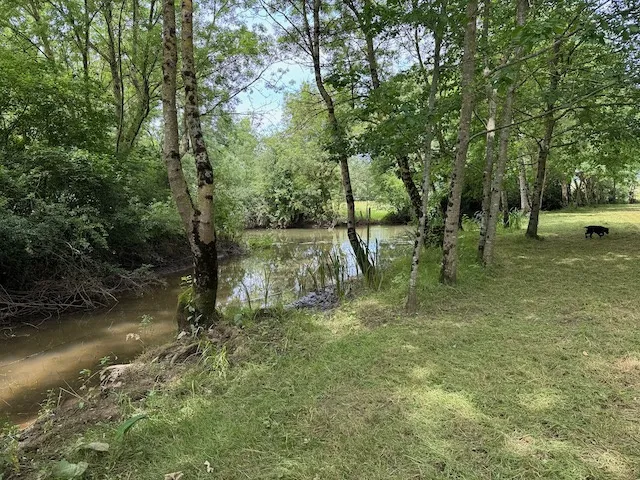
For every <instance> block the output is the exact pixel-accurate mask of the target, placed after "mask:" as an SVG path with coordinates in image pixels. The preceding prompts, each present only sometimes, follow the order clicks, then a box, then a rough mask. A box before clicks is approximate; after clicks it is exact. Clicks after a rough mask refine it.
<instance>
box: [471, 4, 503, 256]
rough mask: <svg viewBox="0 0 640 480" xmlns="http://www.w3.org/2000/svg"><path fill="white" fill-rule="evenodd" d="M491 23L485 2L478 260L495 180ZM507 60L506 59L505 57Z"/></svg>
mask: <svg viewBox="0 0 640 480" xmlns="http://www.w3.org/2000/svg"><path fill="white" fill-rule="evenodd" d="M490 23H491V0H484V11H483V18H482V44H483V46H484V51H485V54H484V77H485V83H486V87H485V90H486V93H487V113H488V115H487V126H486V130H487V133H486V146H485V163H484V171H483V173H482V212H481V217H480V240H479V241H478V258H479V259H482V255H483V252H484V244H485V242H486V239H487V221H488V220H489V208H490V205H491V180H492V178H493V162H494V159H495V138H496V130H495V128H496V110H497V104H496V96H497V95H498V92H497V90H496V89H495V87H494V86H493V78H492V76H491V75H490V71H491V56H490V55H489V24H490ZM505 59H506V57H505Z"/></svg>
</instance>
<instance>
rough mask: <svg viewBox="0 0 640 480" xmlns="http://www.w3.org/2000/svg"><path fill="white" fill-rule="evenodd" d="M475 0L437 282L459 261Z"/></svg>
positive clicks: (452, 274) (446, 279)
mask: <svg viewBox="0 0 640 480" xmlns="http://www.w3.org/2000/svg"><path fill="white" fill-rule="evenodd" d="M477 15H478V1H477V0H471V1H469V2H467V15H466V16H467V24H466V27H465V33H464V53H463V57H462V79H461V90H462V106H461V108H460V125H459V128H458V148H457V150H456V159H455V163H454V168H453V172H452V173H451V192H450V194H449V203H448V206H447V215H446V218H445V227H444V240H443V242H442V250H443V252H442V268H441V271H440V281H441V282H443V283H446V284H453V283H455V281H456V275H457V267H458V265H457V263H458V259H457V256H458V223H459V217H460V201H461V198H462V187H463V185H464V169H465V163H466V161H467V151H468V149H469V136H470V132H471V116H472V114H473V105H474V97H475V95H474V91H473V77H474V71H475V65H476V61H475V54H476V17H477Z"/></svg>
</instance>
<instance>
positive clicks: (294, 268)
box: [0, 226, 410, 424]
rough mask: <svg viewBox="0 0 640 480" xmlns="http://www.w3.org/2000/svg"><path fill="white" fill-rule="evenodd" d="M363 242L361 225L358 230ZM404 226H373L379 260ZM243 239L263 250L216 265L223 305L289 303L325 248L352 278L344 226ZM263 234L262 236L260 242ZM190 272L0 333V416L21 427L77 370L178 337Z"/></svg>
mask: <svg viewBox="0 0 640 480" xmlns="http://www.w3.org/2000/svg"><path fill="white" fill-rule="evenodd" d="M359 234H360V235H361V237H362V238H363V239H364V238H366V232H365V230H362V231H359ZM409 235H410V231H409V229H408V227H401V226H374V227H371V229H370V237H369V238H370V243H369V246H370V249H371V250H372V251H373V250H378V253H379V257H380V258H381V259H382V260H385V259H389V258H392V257H393V256H394V255H395V254H396V252H398V251H400V250H404V249H405V248H408V244H410V239H409ZM245 238H246V239H248V241H249V242H250V243H251V242H252V241H253V243H254V244H255V245H261V248H254V249H252V251H251V254H249V255H244V256H241V257H235V258H231V259H227V260H225V261H223V262H222V263H221V265H220V290H219V294H218V299H219V300H218V301H219V304H220V307H221V308H224V307H225V306H226V305H229V304H231V303H234V302H235V303H244V302H246V297H247V294H248V295H249V297H250V299H251V300H252V305H253V306H259V305H261V303H262V302H263V300H264V297H265V291H266V292H267V293H268V297H269V299H270V300H269V301H274V299H275V300H277V299H278V298H280V299H281V300H282V301H283V302H287V301H290V300H293V299H294V298H295V296H296V290H297V289H298V288H299V286H300V283H301V280H300V279H301V278H302V277H301V274H302V272H304V271H305V269H307V267H308V266H313V264H314V262H316V261H317V258H318V257H319V256H321V255H322V254H323V253H324V254H326V253H328V252H331V251H333V252H338V253H340V252H341V253H342V255H343V258H344V261H345V263H346V265H347V270H348V271H349V274H350V275H354V274H355V262H354V261H353V257H352V256H351V255H350V248H349V243H348V240H347V236H346V231H345V230H342V229H335V230H325V229H290V230H279V231H249V232H246V234H245ZM265 239H267V240H266V241H265ZM188 273H189V272H188V271H185V272H181V273H180V272H179V273H176V274H173V275H169V276H167V277H166V284H167V286H166V287H164V288H158V289H155V290H153V291H150V292H148V293H146V294H145V295H144V296H141V297H134V298H122V299H120V301H119V302H118V303H117V304H116V305H115V306H113V307H112V308H111V309H109V310H105V311H98V312H95V311H94V312H81V313H74V314H68V315H63V316H62V317H60V318H59V319H55V320H51V319H50V320H47V321H46V322H42V321H38V320H37V319H33V320H32V321H30V322H29V323H30V324H31V325H25V326H22V327H19V328H14V329H12V330H8V329H7V330H3V331H2V333H1V334H0V417H5V418H6V417H8V419H9V420H11V421H13V422H16V423H19V424H24V423H26V422H28V421H30V420H31V419H33V418H34V416H35V415H36V414H37V412H38V409H39V405H40V403H41V402H42V401H43V400H44V399H45V398H46V396H47V392H48V391H49V390H53V391H54V392H55V393H56V395H57V392H58V391H59V390H60V388H64V389H67V390H73V389H75V388H77V386H78V384H79V375H80V371H81V370H83V369H89V370H92V371H95V370H96V369H97V368H98V367H99V366H100V362H101V360H102V361H108V362H111V363H114V362H115V363H121V362H125V361H127V360H130V359H131V358H133V357H134V356H135V355H137V354H138V353H140V352H141V351H142V350H144V349H145V348H148V347H152V346H155V345H159V344H162V343H165V342H167V341H169V340H171V338H172V337H173V336H174V335H175V333H176V325H175V322H174V314H175V307H176V298H177V295H178V292H179V290H180V279H181V277H182V276H184V275H187V274H188Z"/></svg>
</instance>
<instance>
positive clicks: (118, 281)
mask: <svg viewBox="0 0 640 480" xmlns="http://www.w3.org/2000/svg"><path fill="white" fill-rule="evenodd" d="M165 250H167V251H165V252H163V253H160V252H158V253H157V255H156V256H155V264H154V265H142V266H138V267H135V268H123V267H118V266H115V265H108V264H105V263H102V264H98V263H96V262H93V267H94V268H91V267H92V264H85V263H82V262H81V263H80V264H79V265H78V268H77V275H75V276H74V277H72V278H65V279H64V281H62V280H58V281H42V282H36V283H35V284H34V287H33V289H31V290H27V291H23V292H13V291H6V290H4V289H3V288H2V287H1V286H0V329H2V330H4V331H5V332H7V331H9V332H10V331H11V330H12V329H13V328H14V327H17V326H20V325H24V324H25V323H26V324H30V325H37V324H41V323H42V322H43V321H48V320H51V319H56V318H59V317H60V316H61V315H62V314H65V313H70V312H77V311H92V310H94V311H96V310H103V309H106V308H110V307H112V306H113V305H114V304H116V303H117V302H118V301H119V300H120V299H121V298H123V297H129V296H136V295H142V294H143V293H145V292H147V291H149V290H150V289H153V288H157V287H158V286H161V285H164V280H163V278H164V277H166V276H168V275H171V274H173V273H175V272H180V271H185V270H187V269H189V268H190V267H191V265H192V259H191V257H190V253H189V249H188V247H187V246H186V245H182V244H176V245H174V246H173V247H172V248H170V249H168V248H167V249H165ZM243 253H244V249H243V246H242V245H241V244H240V243H237V242H230V241H224V242H221V243H220V247H219V253H218V258H219V259H220V260H225V259H228V258H231V257H234V256H239V255H242V254H243ZM84 261H85V262H86V259H85V260H84Z"/></svg>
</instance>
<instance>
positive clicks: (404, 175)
mask: <svg viewBox="0 0 640 480" xmlns="http://www.w3.org/2000/svg"><path fill="white" fill-rule="evenodd" d="M396 160H397V162H398V172H399V174H400V175H399V176H400V179H401V180H402V183H403V184H404V188H405V189H406V190H407V194H408V195H409V199H410V200H411V206H412V207H413V213H414V214H415V216H416V218H420V216H421V215H422V213H421V212H422V200H421V198H420V192H419V191H418V187H416V184H415V182H414V181H413V176H412V175H411V168H410V167H409V157H407V156H406V155H398V156H397V157H396Z"/></svg>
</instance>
